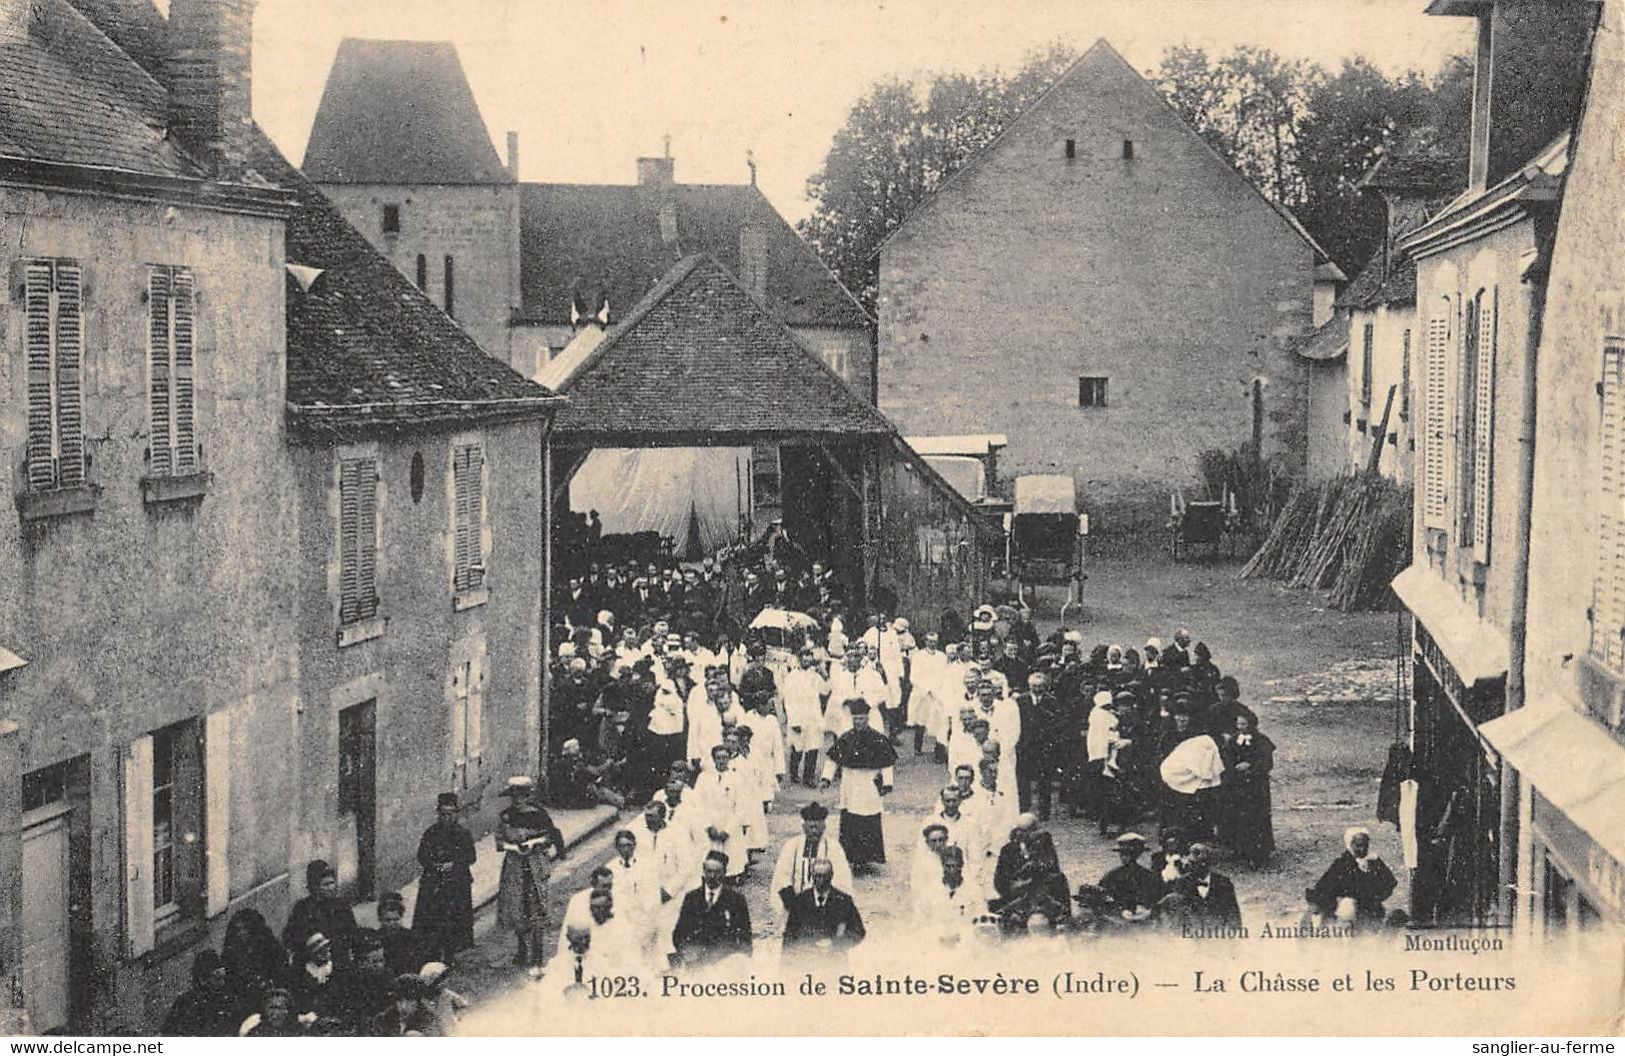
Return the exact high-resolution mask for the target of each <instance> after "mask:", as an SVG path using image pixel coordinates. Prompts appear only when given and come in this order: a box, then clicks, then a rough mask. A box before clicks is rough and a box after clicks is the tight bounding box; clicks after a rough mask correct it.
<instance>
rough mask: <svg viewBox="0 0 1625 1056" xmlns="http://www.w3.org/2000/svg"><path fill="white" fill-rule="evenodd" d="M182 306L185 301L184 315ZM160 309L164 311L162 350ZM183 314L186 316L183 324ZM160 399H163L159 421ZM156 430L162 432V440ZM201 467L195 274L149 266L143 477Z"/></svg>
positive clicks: (174, 267)
mask: <svg viewBox="0 0 1625 1056" xmlns="http://www.w3.org/2000/svg"><path fill="white" fill-rule="evenodd" d="M182 291H185V292H184V293H183V292H182ZM182 305H185V309H184V313H183V311H182V309H181V306H182ZM160 307H162V308H163V309H164V315H163V320H162V322H163V333H162V348H161V349H160V332H159V322H160V320H159V316H158V312H159V309H160ZM182 314H184V315H185V316H186V319H185V323H184V326H183V325H182V321H181V318H180V317H181V315H182ZM160 352H161V353H162V358H163V367H164V379H163V380H164V392H163V394H162V397H160V394H159V392H158V380H159V379H158V370H157V368H158V365H159V362H158V361H159V357H160ZM183 360H184V362H183ZM183 382H184V384H183ZM160 398H161V399H162V402H163V407H162V412H163V413H162V416H161V421H160V414H159V413H158V412H159V402H160ZM183 421H184V422H185V425H184V426H183V424H182V423H183ZM160 429H161V430H162V431H163V434H164V435H163V437H162V440H163V442H162V443H160V437H159V431H160ZM201 470H202V456H201V452H200V445H199V444H198V442H197V276H196V274H195V272H194V271H193V270H192V269H191V268H190V267H188V266H186V265H175V264H148V265H147V477H148V478H149V479H174V478H179V477H187V476H191V475H193V474H196V473H198V472H200V471H201Z"/></svg>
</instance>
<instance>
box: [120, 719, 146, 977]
mask: <svg viewBox="0 0 1625 1056" xmlns="http://www.w3.org/2000/svg"><path fill="white" fill-rule="evenodd" d="M152 932H153V905H152V738H151V737H137V738H136V739H135V740H133V741H131V742H130V745H129V747H128V748H126V749H125V752H124V941H125V946H126V948H127V952H128V954H129V956H130V957H140V956H141V955H142V954H145V953H148V952H150V951H151V950H152Z"/></svg>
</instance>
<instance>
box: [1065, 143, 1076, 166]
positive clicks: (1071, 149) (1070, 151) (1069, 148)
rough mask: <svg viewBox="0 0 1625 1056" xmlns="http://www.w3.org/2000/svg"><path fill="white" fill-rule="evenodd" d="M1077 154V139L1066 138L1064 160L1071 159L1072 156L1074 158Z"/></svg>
mask: <svg viewBox="0 0 1625 1056" xmlns="http://www.w3.org/2000/svg"><path fill="white" fill-rule="evenodd" d="M1077 156H1078V141H1077V140H1075V139H1069V140H1067V141H1066V160H1067V161H1071V160H1073V159H1074V158H1076V157H1077Z"/></svg>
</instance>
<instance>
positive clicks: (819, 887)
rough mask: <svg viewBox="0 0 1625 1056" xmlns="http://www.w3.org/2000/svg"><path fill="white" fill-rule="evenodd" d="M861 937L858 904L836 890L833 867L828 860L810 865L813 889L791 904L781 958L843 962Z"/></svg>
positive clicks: (861, 921)
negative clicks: (807, 958)
mask: <svg viewBox="0 0 1625 1056" xmlns="http://www.w3.org/2000/svg"><path fill="white" fill-rule="evenodd" d="M864 935H865V932H864V929H863V917H862V916H860V915H859V913H858V906H857V903H856V902H853V901H852V896H851V895H849V894H847V893H846V892H845V891H841V890H838V889H837V888H836V887H835V863H833V862H831V861H830V860H829V859H827V858H820V859H818V860H817V861H815V862H813V864H812V886H811V887H809V888H807V889H806V890H805V891H803V892H801V894H799V895H796V896H795V897H794V898H792V899H791V900H790V917H789V919H788V920H787V921H785V924H784V951H783V955H784V957H785V958H786V959H794V958H804V957H814V958H834V959H841V960H844V959H845V957H846V951H848V950H850V949H851V948H852V947H854V946H856V945H857V944H858V943H860V942H862V941H863V937H864Z"/></svg>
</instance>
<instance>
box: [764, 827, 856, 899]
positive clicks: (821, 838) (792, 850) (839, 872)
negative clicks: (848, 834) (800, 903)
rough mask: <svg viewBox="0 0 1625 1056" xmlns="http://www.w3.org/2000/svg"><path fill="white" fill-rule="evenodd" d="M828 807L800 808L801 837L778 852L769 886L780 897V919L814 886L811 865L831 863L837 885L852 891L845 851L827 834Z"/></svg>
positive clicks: (794, 839) (850, 875) (785, 842)
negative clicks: (798, 897) (796, 900)
mask: <svg viewBox="0 0 1625 1056" xmlns="http://www.w3.org/2000/svg"><path fill="white" fill-rule="evenodd" d="M828 825H829V808H827V807H825V806H824V805H823V804H822V803H808V804H807V805H806V806H804V807H802V808H801V834H800V835H799V836H792V837H790V838H789V839H788V840H785V841H784V846H783V847H781V848H780V849H779V860H778V863H777V864H776V865H774V867H773V879H772V881H771V882H770V883H769V884H768V885H767V889H768V890H769V891H772V892H774V893H775V894H776V895H777V896H778V901H779V913H780V916H781V917H782V915H783V914H784V913H788V912H789V910H790V905H791V903H792V902H793V901H794V900H795V897H796V896H797V895H799V894H801V893H802V892H803V891H805V890H807V888H808V887H809V886H811V884H812V866H813V863H814V862H816V861H819V860H825V861H828V862H829V863H830V864H831V866H832V868H833V869H834V870H835V872H834V883H835V886H836V887H838V888H840V889H841V890H842V891H846V892H850V891H851V890H852V867H851V866H850V865H848V864H847V861H846V852H845V851H843V850H842V849H841V845H840V844H839V843H838V842H836V841H835V840H833V839H831V838H830V837H829V834H828V831H827V829H828Z"/></svg>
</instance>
